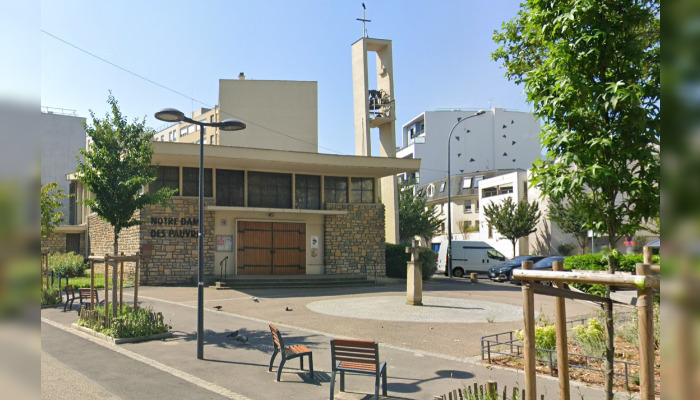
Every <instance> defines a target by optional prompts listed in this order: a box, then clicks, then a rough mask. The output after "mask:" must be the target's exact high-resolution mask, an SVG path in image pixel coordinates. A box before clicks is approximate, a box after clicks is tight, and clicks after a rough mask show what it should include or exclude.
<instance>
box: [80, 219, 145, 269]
mask: <svg viewBox="0 0 700 400" xmlns="http://www.w3.org/2000/svg"><path fill="white" fill-rule="evenodd" d="M138 215H139V211H137V212H136V213H135V216H136V217H137V218H138ZM88 240H89V241H90V243H89V246H90V254H92V255H95V256H98V257H102V256H104V255H105V254H110V255H112V254H114V227H113V226H112V225H110V224H109V223H107V222H106V221H104V220H103V219H101V218H100V217H98V216H97V214H90V215H89V216H88ZM117 244H118V246H119V253H120V254H121V253H124V255H127V256H132V255H134V254H137V253H138V251H139V227H138V226H132V227H131V228H126V229H122V231H121V232H119V241H118V243H117ZM134 268H135V264H134V263H124V274H125V276H126V277H128V279H133V277H134ZM95 272H96V273H100V274H102V273H104V264H103V263H95ZM126 277H125V279H126Z"/></svg>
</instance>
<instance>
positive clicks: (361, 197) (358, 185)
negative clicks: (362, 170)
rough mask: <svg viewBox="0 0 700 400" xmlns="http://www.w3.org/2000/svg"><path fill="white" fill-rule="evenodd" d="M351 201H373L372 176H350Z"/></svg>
mask: <svg viewBox="0 0 700 400" xmlns="http://www.w3.org/2000/svg"><path fill="white" fill-rule="evenodd" d="M350 181H351V182H352V202H353V203H374V178H350Z"/></svg>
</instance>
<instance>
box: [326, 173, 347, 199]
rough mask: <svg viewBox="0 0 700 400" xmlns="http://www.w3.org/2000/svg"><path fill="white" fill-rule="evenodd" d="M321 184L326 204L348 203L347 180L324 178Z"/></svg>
mask: <svg viewBox="0 0 700 400" xmlns="http://www.w3.org/2000/svg"><path fill="white" fill-rule="evenodd" d="M323 183H324V195H325V198H326V203H347V202H348V178H344V177H336V176H326V177H325V178H324V179H323Z"/></svg>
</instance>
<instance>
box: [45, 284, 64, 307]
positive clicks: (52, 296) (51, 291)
mask: <svg viewBox="0 0 700 400" xmlns="http://www.w3.org/2000/svg"><path fill="white" fill-rule="evenodd" d="M62 301H63V298H62V297H61V291H60V290H58V288H53V287H50V288H48V289H46V288H42V289H41V305H42V306H54V305H56V304H61V302H62Z"/></svg>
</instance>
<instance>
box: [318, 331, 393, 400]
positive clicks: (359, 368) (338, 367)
mask: <svg viewBox="0 0 700 400" xmlns="http://www.w3.org/2000/svg"><path fill="white" fill-rule="evenodd" d="M331 358H332V359H331V367H332V368H333V376H332V377H331V400H333V391H334V387H335V374H336V373H338V372H340V391H341V392H343V391H345V373H346V372H351V373H357V374H367V375H374V376H375V379H374V398H375V399H379V378H380V377H381V379H382V395H383V396H386V363H385V362H380V361H379V345H378V344H377V342H370V341H364V340H344V339H331Z"/></svg>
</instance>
